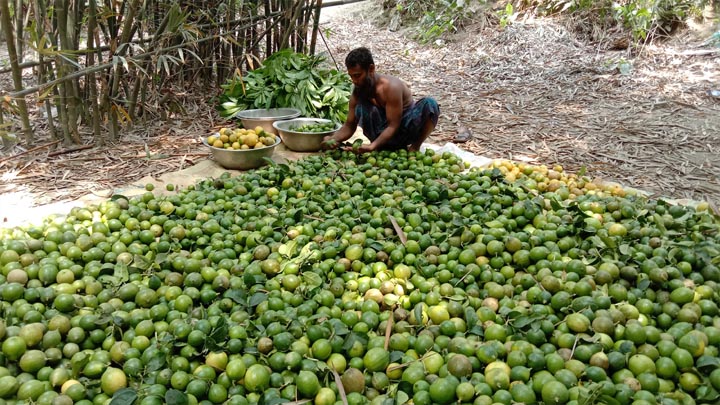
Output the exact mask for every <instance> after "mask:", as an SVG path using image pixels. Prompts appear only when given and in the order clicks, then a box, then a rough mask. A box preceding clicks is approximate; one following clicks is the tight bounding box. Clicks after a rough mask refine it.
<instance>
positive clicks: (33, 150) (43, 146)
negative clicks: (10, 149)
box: [0, 140, 60, 163]
mask: <svg viewBox="0 0 720 405" xmlns="http://www.w3.org/2000/svg"><path fill="white" fill-rule="evenodd" d="M58 143H60V140H57V141H55V142H50V143H46V144H45V145H40V146H36V147H34V148H32V149H28V150H26V151H25V152H20V153H18V154H15V155H12V156H8V157H6V158H2V159H0V163H3V162H5V161H8V160H12V159H15V158H16V157H20V156H23V155H27V154H28V153H30V152H35V151H37V150H40V149H43V148H48V147H50V146H53V145H57V144H58Z"/></svg>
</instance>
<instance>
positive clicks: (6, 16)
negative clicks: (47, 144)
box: [0, 0, 33, 145]
mask: <svg viewBox="0 0 720 405" xmlns="http://www.w3.org/2000/svg"><path fill="white" fill-rule="evenodd" d="M0 22H2V24H0V25H2V26H3V32H4V33H5V40H6V43H7V47H8V57H9V58H10V66H12V67H13V72H12V78H13V85H14V86H15V90H22V88H23V83H22V70H21V69H20V68H19V66H18V65H19V63H20V62H19V60H18V53H17V49H16V48H15V38H14V37H15V35H14V34H13V30H12V23H11V22H10V5H9V4H8V0H0ZM17 105H18V112H19V113H20V119H21V120H22V130H23V135H24V138H25V143H26V144H27V145H30V144H31V143H32V142H33V134H32V127H31V125H30V117H29V116H28V110H27V103H26V102H25V97H20V98H18V99H17Z"/></svg>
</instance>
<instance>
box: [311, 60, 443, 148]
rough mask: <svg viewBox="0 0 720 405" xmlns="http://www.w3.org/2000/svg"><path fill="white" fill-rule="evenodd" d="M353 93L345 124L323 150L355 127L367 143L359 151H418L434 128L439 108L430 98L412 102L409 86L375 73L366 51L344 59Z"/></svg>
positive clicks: (346, 138) (353, 131) (350, 135)
mask: <svg viewBox="0 0 720 405" xmlns="http://www.w3.org/2000/svg"><path fill="white" fill-rule="evenodd" d="M345 66H346V67H347V70H348V74H349V75H350V79H351V80H352V82H353V92H352V95H351V96H350V104H349V111H348V116H347V120H346V122H345V123H344V124H343V126H342V127H341V128H340V129H339V130H337V132H335V134H334V135H333V136H328V137H326V138H325V140H324V142H323V144H324V145H325V147H326V148H328V149H332V148H336V147H337V146H338V145H339V144H340V143H341V142H344V141H346V140H348V139H350V137H352V135H353V134H354V133H355V130H356V129H357V127H358V125H360V127H361V128H362V129H363V134H364V135H365V136H366V137H367V138H368V140H370V142H371V143H370V144H363V145H362V146H361V147H360V149H359V152H360V153H364V152H372V151H374V150H383V149H386V150H398V149H407V150H409V151H417V150H420V145H422V143H423V142H425V140H426V139H427V137H428V135H430V133H431V132H432V131H433V129H435V125H437V120H438V116H439V115H440V109H439V107H438V104H437V102H436V101H435V100H434V99H432V98H430V97H426V98H421V99H419V100H417V101H414V100H413V97H412V92H411V91H410V87H408V85H407V84H405V83H404V82H403V81H402V80H400V79H398V78H396V77H393V76H388V75H382V74H379V73H376V71H375V62H374V61H373V58H372V54H371V53H370V51H369V50H368V49H367V48H356V49H353V50H352V51H350V53H349V54H348V55H347V57H346V58H345Z"/></svg>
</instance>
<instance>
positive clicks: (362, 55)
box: [345, 47, 375, 70]
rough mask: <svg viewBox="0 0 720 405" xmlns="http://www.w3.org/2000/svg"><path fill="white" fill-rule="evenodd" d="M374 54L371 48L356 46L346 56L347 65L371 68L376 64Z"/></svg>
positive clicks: (365, 68) (349, 66) (348, 66)
mask: <svg viewBox="0 0 720 405" xmlns="http://www.w3.org/2000/svg"><path fill="white" fill-rule="evenodd" d="M374 65H375V61H373V57H372V54H371V53H370V50H369V49H367V48H365V47H360V48H355V49H353V50H352V51H350V53H348V54H347V56H346V57H345V67H347V68H348V69H349V68H353V67H359V68H361V69H363V70H369V69H370V66H374Z"/></svg>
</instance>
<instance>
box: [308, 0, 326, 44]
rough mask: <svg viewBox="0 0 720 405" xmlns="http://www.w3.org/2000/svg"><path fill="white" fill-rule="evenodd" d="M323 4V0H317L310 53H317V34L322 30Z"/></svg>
mask: <svg viewBox="0 0 720 405" xmlns="http://www.w3.org/2000/svg"><path fill="white" fill-rule="evenodd" d="M322 4H323V0H317V3H316V4H315V18H314V19H313V30H312V39H311V40H310V55H315V47H316V45H317V35H318V31H319V30H320V10H322Z"/></svg>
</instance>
